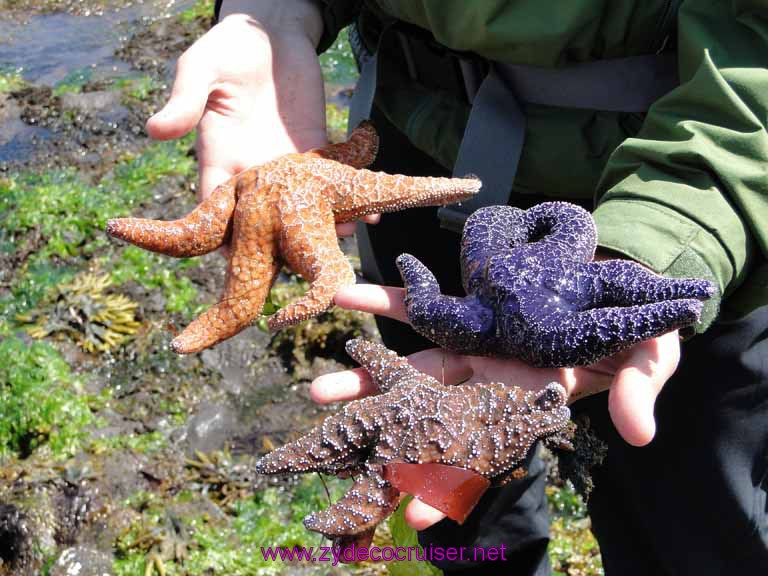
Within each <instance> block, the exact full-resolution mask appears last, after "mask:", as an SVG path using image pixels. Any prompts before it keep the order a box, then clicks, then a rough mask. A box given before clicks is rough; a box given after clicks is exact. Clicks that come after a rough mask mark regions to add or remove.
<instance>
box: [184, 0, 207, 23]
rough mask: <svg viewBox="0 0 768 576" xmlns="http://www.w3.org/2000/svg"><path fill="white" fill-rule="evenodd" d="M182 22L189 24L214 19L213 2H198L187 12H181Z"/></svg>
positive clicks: (204, 0)
mask: <svg viewBox="0 0 768 576" xmlns="http://www.w3.org/2000/svg"><path fill="white" fill-rule="evenodd" d="M178 18H179V20H180V21H181V22H184V23H185V24H186V23H189V22H194V21H195V20H210V19H212V18H213V0H197V2H195V4H193V5H192V6H190V7H189V8H187V9H186V10H184V11H182V12H179V15H178Z"/></svg>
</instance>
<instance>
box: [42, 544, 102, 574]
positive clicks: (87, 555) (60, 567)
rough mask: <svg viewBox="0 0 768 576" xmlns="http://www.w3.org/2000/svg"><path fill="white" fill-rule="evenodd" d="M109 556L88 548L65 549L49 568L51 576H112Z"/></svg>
mask: <svg viewBox="0 0 768 576" xmlns="http://www.w3.org/2000/svg"><path fill="white" fill-rule="evenodd" d="M112 562H113V558H112V556H111V555H110V554H107V553H106V552H102V551H101V550H96V549H95V548H90V547H88V546H74V547H72V548H66V549H65V550H63V551H62V553H61V554H60V555H59V558H58V559H57V560H56V563H55V564H54V565H53V567H52V568H51V572H50V574H51V576H113V575H114V572H113V570H112Z"/></svg>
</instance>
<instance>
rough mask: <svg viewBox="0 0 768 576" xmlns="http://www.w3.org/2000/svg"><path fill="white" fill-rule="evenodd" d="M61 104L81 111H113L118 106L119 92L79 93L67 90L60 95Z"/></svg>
mask: <svg viewBox="0 0 768 576" xmlns="http://www.w3.org/2000/svg"><path fill="white" fill-rule="evenodd" d="M61 106H62V107H63V108H68V109H74V110H81V111H83V112H91V113H93V112H105V111H109V112H110V113H113V112H114V110H115V109H116V108H119V107H120V92H117V91H107V90H103V91H96V92H81V93H73V92H67V93H65V94H62V95H61Z"/></svg>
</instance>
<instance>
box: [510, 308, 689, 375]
mask: <svg viewBox="0 0 768 576" xmlns="http://www.w3.org/2000/svg"><path fill="white" fill-rule="evenodd" d="M702 306H703V304H702V302H701V301H699V300H695V299H682V300H670V301H665V302H654V303H652V304H640V305H636V306H628V307H611V308H594V309H591V310H585V311H583V312H574V313H570V314H564V315H554V316H552V317H551V318H550V320H549V321H547V322H544V323H541V324H539V325H538V327H537V330H536V333H535V334H534V333H529V334H528V335H527V338H526V342H527V345H526V350H524V351H522V353H521V357H522V358H523V359H524V360H525V361H526V362H528V363H529V364H533V365H534V366H539V367H563V366H583V365H587V364H592V363H593V362H596V361H597V360H599V359H601V358H604V357H606V356H610V355H612V354H615V353H617V352H620V351H621V350H625V349H627V348H629V347H630V346H632V345H633V344H636V343H638V342H640V341H642V340H647V339H649V338H655V337H657V336H661V335H662V334H665V333H666V332H670V331H672V330H676V329H678V328H682V327H683V326H688V325H689V324H693V323H694V322H696V321H697V320H698V318H699V315H700V314H701V308H702Z"/></svg>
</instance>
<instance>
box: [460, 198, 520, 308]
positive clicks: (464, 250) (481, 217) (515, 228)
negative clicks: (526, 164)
mask: <svg viewBox="0 0 768 576" xmlns="http://www.w3.org/2000/svg"><path fill="white" fill-rule="evenodd" d="M522 215H523V211H522V210H520V209H519V208H513V207H512V206H486V207H485V208H480V209H479V210H477V211H475V212H474V213H473V214H472V215H471V216H470V217H469V218H468V219H467V222H466V224H465V225H464V232H463V234H462V237H461V263H462V266H461V278H462V282H463V285H464V290H465V292H466V293H467V294H472V293H474V292H475V291H476V290H477V289H479V288H481V286H482V284H483V281H484V272H485V263H486V262H487V261H488V260H489V259H490V258H491V256H494V255H496V254H502V253H504V252H506V251H508V250H509V249H510V248H511V247H513V246H518V245H520V244H522V243H523V242H525V241H526V240H527V238H526V237H525V236H524V235H523V234H522V230H521V226H519V224H518V221H519V220H520V217H521V216H522Z"/></svg>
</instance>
